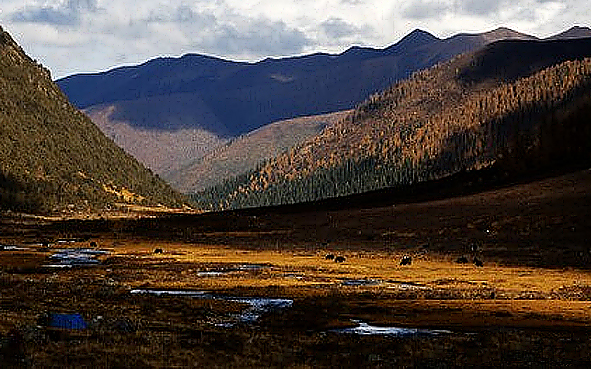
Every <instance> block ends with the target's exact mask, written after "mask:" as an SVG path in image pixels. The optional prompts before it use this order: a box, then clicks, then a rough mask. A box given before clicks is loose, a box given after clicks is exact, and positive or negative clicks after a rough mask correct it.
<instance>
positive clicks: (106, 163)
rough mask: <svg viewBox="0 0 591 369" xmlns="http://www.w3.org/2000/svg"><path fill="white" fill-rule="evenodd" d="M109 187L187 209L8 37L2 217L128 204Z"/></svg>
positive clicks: (0, 69)
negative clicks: (8, 212) (6, 213)
mask: <svg viewBox="0 0 591 369" xmlns="http://www.w3.org/2000/svg"><path fill="white" fill-rule="evenodd" d="M105 186H107V187H108V188H116V189H118V190H119V191H122V190H123V189H127V190H128V191H131V192H133V193H136V194H137V195H138V197H137V198H138V199H139V198H143V200H142V201H141V204H144V205H156V204H164V205H168V206H180V205H182V203H183V197H182V196H181V195H179V194H178V193H175V192H174V191H173V190H172V189H171V188H170V187H169V186H168V185H166V184H165V183H164V182H163V181H162V180H160V179H158V178H157V177H155V176H154V175H153V174H152V173H151V172H150V171H148V170H147V169H146V168H144V167H143V166H142V165H141V164H140V163H139V162H138V161H137V160H135V159H134V158H132V157H131V156H129V155H127V154H125V152H124V151H123V150H122V149H120V148H119V147H117V146H116V145H115V144H114V143H113V142H112V141H111V140H109V139H108V138H107V137H106V136H105V135H104V134H102V133H101V132H100V130H99V129H98V128H97V127H96V126H95V125H94V124H93V123H92V122H91V121H90V119H88V118H87V117H86V116H85V115H84V114H82V113H81V112H80V111H78V110H77V109H76V108H75V107H73V106H72V105H71V104H70V103H69V102H68V100H67V98H66V97H65V96H64V94H63V93H62V92H61V91H60V89H59V87H57V86H56V85H55V84H54V83H53V82H52V81H51V78H50V73H49V71H48V70H47V69H45V68H43V67H42V66H41V65H39V64H38V63H36V62H35V61H34V60H32V59H30V58H29V57H28V56H27V55H26V54H25V53H24V52H23V50H22V49H21V48H20V47H19V46H18V45H17V44H16V43H15V42H14V41H13V40H12V38H11V37H10V36H9V35H8V34H7V33H6V32H4V31H2V30H1V29H0V209H3V210H7V209H8V210H19V211H27V212H33V213H50V212H58V211H61V210H63V209H78V210H91V209H102V208H104V207H105V206H112V205H113V204H114V203H115V202H117V201H122V200H123V199H121V198H120V197H119V196H117V195H116V194H115V193H114V191H111V192H108V191H105V189H104V188H105ZM140 196H141V197H140Z"/></svg>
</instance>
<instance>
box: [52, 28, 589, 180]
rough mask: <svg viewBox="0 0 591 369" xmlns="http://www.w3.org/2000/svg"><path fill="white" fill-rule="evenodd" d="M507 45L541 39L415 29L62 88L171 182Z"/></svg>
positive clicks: (123, 73)
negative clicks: (198, 165) (269, 128)
mask: <svg viewBox="0 0 591 369" xmlns="http://www.w3.org/2000/svg"><path fill="white" fill-rule="evenodd" d="M586 35H588V36H591V30H590V29H588V28H573V29H571V30H569V31H566V32H564V33H562V34H560V35H556V36H554V38H558V39H564V38H571V37H584V36H586ZM506 39H510V40H534V39H536V38H535V37H533V36H528V35H525V34H522V33H518V32H515V31H512V30H510V29H507V28H499V29H496V30H494V31H491V32H486V33H482V34H458V35H455V36H453V37H450V38H446V39H440V38H437V37H435V36H433V35H431V34H430V33H428V32H425V31H421V30H415V31H413V32H411V33H410V34H409V35H407V36H406V37H404V38H403V39H401V40H400V41H399V42H397V43H396V44H394V45H392V46H390V47H387V48H384V49H373V48H364V47H352V48H350V49H348V50H347V51H345V52H343V53H341V54H338V55H329V54H312V55H306V56H301V57H292V58H284V59H265V60H263V61H260V62H257V63H240V62H232V61H227V60H222V59H218V58H213V57H208V56H203V55H195V54H189V55H185V56H183V57H180V58H158V59H154V60H151V61H148V62H146V63H144V64H142V65H138V66H130V67H122V68H117V69H113V70H111V71H107V72H104V73H96V74H80V75H73V76H70V77H66V78H63V79H60V80H58V81H57V84H58V85H59V86H60V88H61V89H62V90H63V91H64V93H65V94H66V95H67V96H68V97H69V98H70V100H71V101H72V102H73V103H74V104H75V105H76V106H78V107H79V108H81V109H85V111H86V112H87V113H88V114H89V116H90V117H91V118H92V119H93V121H94V122H95V123H96V124H97V125H99V127H100V128H101V129H102V130H103V131H105V132H106V133H107V134H108V135H109V136H110V137H111V138H113V139H114V140H115V142H116V143H118V144H119V145H120V146H121V147H123V148H124V149H125V150H126V151H127V152H129V153H131V154H132V155H134V156H136V157H137V158H139V159H140V160H141V161H142V162H143V163H144V164H146V165H148V166H149V167H150V168H152V169H153V170H155V171H156V172H157V173H159V174H162V175H164V176H167V175H168V173H177V172H178V169H179V168H180V167H187V165H189V163H191V162H192V161H195V160H197V159H199V158H200V157H201V156H204V155H205V154H207V153H208V152H209V151H211V150H212V149H213V148H215V147H217V146H219V145H221V144H223V143H225V142H226V141H227V140H228V139H230V138H234V137H237V136H239V135H242V134H245V133H248V132H251V131H253V130H255V129H257V128H260V127H262V126H265V125H267V124H269V123H272V122H276V121H279V120H284V119H291V118H294V117H300V116H310V115H315V114H323V113H329V112H336V111H342V110H346V109H351V108H354V107H355V106H356V105H357V104H359V103H360V102H361V101H363V100H364V99H366V98H367V97H368V96H369V95H371V94H372V93H375V92H378V91H381V90H383V89H385V88H387V87H388V86H390V85H392V84H393V83H395V82H397V81H399V80H401V79H404V78H407V77H409V76H410V75H411V74H412V73H413V72H415V71H417V70H421V69H425V68H429V67H431V66H433V65H435V64H437V63H440V62H443V61H446V60H449V59H451V58H453V57H454V56H456V55H458V54H461V53H464V52H468V51H473V50H477V49H479V48H481V47H483V46H484V45H487V44H489V43H491V42H495V41H498V40H506ZM146 139H147V141H146ZM172 142H174V143H175V144H174V145H172V144H171V143H172Z"/></svg>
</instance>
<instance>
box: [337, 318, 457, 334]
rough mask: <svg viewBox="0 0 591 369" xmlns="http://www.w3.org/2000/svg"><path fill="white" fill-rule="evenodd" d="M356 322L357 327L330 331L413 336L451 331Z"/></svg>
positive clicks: (448, 332)
mask: <svg viewBox="0 0 591 369" xmlns="http://www.w3.org/2000/svg"><path fill="white" fill-rule="evenodd" d="M353 322H354V323H357V324H358V325H357V327H353V328H342V329H334V330H332V332H335V333H345V334H357V335H360V336H374V335H378V336H415V335H433V336H434V335H439V334H450V333H452V332H451V331H446V330H431V329H418V328H402V327H381V326H375V325H370V324H367V323H365V322H362V321H359V320H354V321H353Z"/></svg>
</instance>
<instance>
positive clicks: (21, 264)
mask: <svg viewBox="0 0 591 369" xmlns="http://www.w3.org/2000/svg"><path fill="white" fill-rule="evenodd" d="M589 188H591V172H589V170H584V171H578V172H575V173H570V174H564V175H560V176H554V177H549V178H545V179H537V180H533V181H526V182H524V183H521V184H515V185H509V186H503V187H500V188H493V189H489V190H487V191H484V192H480V193H475V194H467V195H461V196H456V197H452V198H447V199H439V200H430V201H419V202H405V201H402V202H396V203H394V204H392V205H388V206H383V207H379V206H378V207H369V208H364V207H363V206H361V207H359V208H357V209H347V206H346V204H343V208H342V209H334V208H333V209H329V208H325V209H323V208H322V207H320V206H308V207H304V206H300V207H277V208H266V209H251V210H243V211H237V212H229V213H228V212H226V213H209V214H202V215H180V214H179V215H160V216H156V217H148V218H141V219H125V218H104V219H97V220H87V221H85V220H49V219H47V220H41V219H36V220H34V219H31V218H28V217H20V218H19V217H17V216H11V217H7V216H6V215H5V216H3V217H2V223H1V224H0V228H1V231H2V233H1V234H2V237H1V239H0V243H1V244H2V245H16V246H18V247H17V248H14V247H4V248H3V249H2V250H1V251H0V265H2V269H1V273H0V286H1V287H0V288H1V289H0V302H1V306H2V310H3V314H2V316H1V318H0V337H1V341H2V342H4V346H3V347H4V348H3V349H0V352H1V355H3V356H2V358H3V360H4V362H6V363H9V364H11V363H12V364H11V365H15V366H16V367H18V365H22V364H23V363H25V364H27V365H31V366H33V367H38V366H44V367H46V366H60V367H79V366H80V365H92V366H93V367H117V366H126V367H127V366H129V365H131V364H133V365H134V366H138V367H142V368H143V367H145V368H151V367H154V368H155V367H162V366H182V367H202V366H204V365H208V366H212V367H227V366H234V367H245V368H246V367H261V366H264V367H294V368H295V367H314V368H316V367H334V366H335V365H338V366H342V367H360V366H361V367H363V366H374V367H375V366H377V367H390V366H393V365H394V366H402V367H411V366H414V367H416V366H422V367H424V366H436V365H442V364H443V365H450V366H469V365H478V366H499V365H505V366H507V365H508V366H530V365H533V363H540V362H544V363H547V364H548V365H550V366H558V367H561V366H580V365H583V364H584V363H586V362H588V361H589V359H590V358H589V356H588V352H589V351H588V350H586V349H585V348H587V347H589V345H590V344H591V342H590V341H589V340H588V334H589V326H590V324H591V302H590V301H591V273H590V272H589V263H591V251H590V250H589V245H588V242H587V241H588V239H589V237H590V236H591V235H590V234H589V230H590V229H591V224H589V221H590V220H589V218H588V217H587V216H586V214H587V211H588V209H589V205H591V203H590V202H591V197H590V196H589V193H590V192H589V190H588V189H589ZM91 242H93V243H95V244H94V247H95V249H97V250H103V251H104V253H99V254H97V256H96V258H97V260H99V263H98V264H96V265H91V266H76V265H75V266H72V267H63V268H52V267H50V266H47V264H48V261H50V260H51V255H53V254H55V253H56V251H58V250H60V249H64V248H65V249H78V248H88V247H91V246H90V244H91ZM327 255H334V256H335V257H336V256H342V257H344V261H343V262H342V263H337V262H335V261H334V259H330V258H328V259H327ZM404 256H410V257H411V259H412V262H411V264H410V265H401V263H400V262H401V260H402V258H403V257H404ZM461 257H465V258H466V259H467V260H468V262H467V263H461V262H459V261H460V258H461ZM474 257H476V258H478V259H479V260H480V261H482V263H483V266H481V267H480V266H476V265H474V263H473V262H472V261H473V260H472V259H473V258H474ZM134 291H135V292H134ZM150 291H154V292H150ZM158 291H159V292H158ZM175 291H176V292H175ZM255 301H258V302H255ZM43 313H53V314H58V313H62V314H64V313H69V314H71V313H78V314H80V315H81V316H82V317H83V318H84V319H85V321H86V322H87V328H85V329H83V330H57V331H55V329H51V328H43V326H42V325H39V322H38V317H39V316H40V315H41V314H43ZM247 313H248V314H249V315H244V314H247ZM253 314H254V315H253ZM245 317H249V318H248V319H247V318H245ZM245 319H247V320H245ZM355 327H359V329H360V331H359V332H361V329H362V328H363V329H364V332H365V334H360V333H345V332H347V329H350V328H355ZM387 327H389V328H388V329H386V328H387ZM399 328H400V329H399ZM15 329H16V331H15ZM11 332H12V333H11ZM15 332H20V333H19V334H20V335H21V336H19V337H20V338H18V339H17V338H15V336H14V335H15V334H16V333H15ZM372 332H373V334H372ZM11 340H12V341H11ZM14 340H19V341H18V342H19V344H20V345H22V346H19V347H22V352H21V354H22V355H21V356H19V355H16V354H15V355H16V356H15V355H12V354H10V353H9V352H8V351H6V345H7V344H8V342H13V341H14ZM11 355H12V356H11ZM343 358H346V359H347V360H346V361H345V362H343V361H342V360H343Z"/></svg>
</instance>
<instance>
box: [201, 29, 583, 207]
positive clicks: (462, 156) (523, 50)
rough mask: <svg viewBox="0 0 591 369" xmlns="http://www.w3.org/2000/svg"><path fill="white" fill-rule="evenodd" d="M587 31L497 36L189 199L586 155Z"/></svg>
mask: <svg viewBox="0 0 591 369" xmlns="http://www.w3.org/2000/svg"><path fill="white" fill-rule="evenodd" d="M588 57H591V39H575V40H556V41H500V42H497V43H493V44H491V45H489V46H488V47H486V48H484V49H483V50H481V51H478V52H476V53H472V54H465V55H462V56H460V57H457V58H455V59H453V60H452V61H450V62H448V63H444V64H441V65H438V66H436V67H434V68H432V69H430V70H427V71H422V72H419V73H416V74H415V75H413V77H412V78H410V79H409V80H407V81H403V82H401V83H399V84H396V85H394V86H393V87H391V88H389V89H387V90H385V91H384V92H382V93H380V94H375V95H373V96H372V97H371V98H370V99H368V100H367V101H366V102H364V103H363V104H361V105H360V106H359V107H358V108H357V109H356V110H355V112H354V113H353V114H351V115H350V117H349V118H348V119H346V120H344V121H341V122H340V123H337V124H335V125H333V126H331V127H329V128H327V129H326V130H324V131H323V132H322V133H321V134H320V135H318V136H317V137H314V138H313V139H310V140H308V141H307V142H305V143H303V144H301V145H300V146H299V147H297V148H295V149H293V150H291V151H290V152H288V153H286V154H284V155H280V156H279V157H277V158H276V159H274V160H272V161H270V162H269V163H268V164H267V165H265V166H263V167H262V168H261V169H260V170H258V171H257V172H252V173H248V174H246V175H243V176H241V177H238V178H235V179H233V180H231V181H228V182H227V183H225V184H224V185H221V186H218V187H216V188H213V189H210V190H208V191H206V192H204V193H202V194H201V195H200V196H198V199H200V200H201V201H202V202H203V204H209V205H211V206H213V207H214V208H227V207H230V208H231V207H242V206H260V205H270V204H279V203H294V202H301V201H313V200H318V199H322V198H327V197H335V196H342V195H348V194H352V193H359V192H365V191H370V190H375V189H379V188H385V187H391V186H400V185H408V184H413V183H418V182H422V181H427V180H433V179H438V178H443V177H446V176H449V175H452V174H454V173H458V172H460V171H466V170H468V171H469V170H475V169H481V168H487V167H491V166H495V167H496V168H500V172H501V173H503V172H510V173H519V172H523V171H524V170H534V169H536V168H539V169H542V168H545V167H552V166H564V165H571V164H574V163H576V162H579V163H581V162H582V163H588V162H589V161H591V157H590V156H589V152H590V150H589V149H590V148H591V147H590V146H591V145H590V144H589V142H590V140H589V138H590V137H591V131H590V130H591V126H589V124H588V122H587V120H586V119H585V117H586V116H588V114H589V113H590V112H591V97H590V94H589V91H590V88H591V60H590V59H588Z"/></svg>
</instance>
